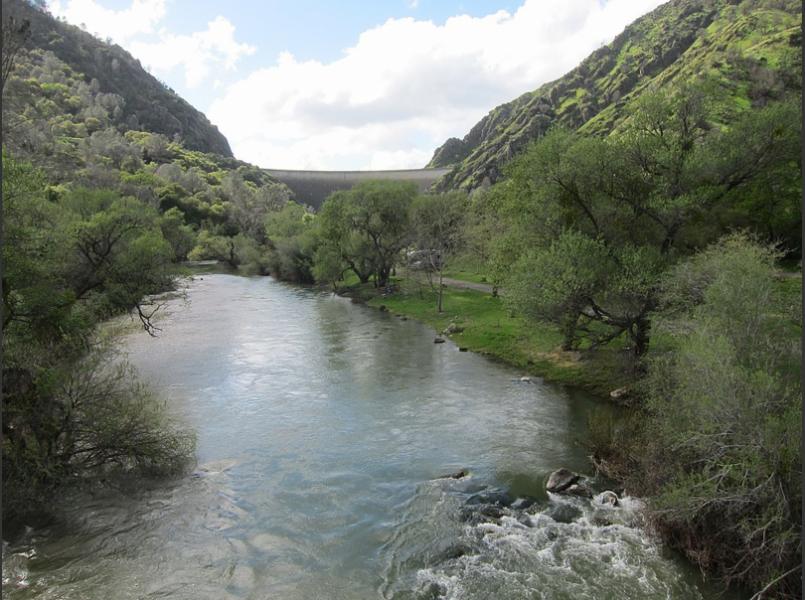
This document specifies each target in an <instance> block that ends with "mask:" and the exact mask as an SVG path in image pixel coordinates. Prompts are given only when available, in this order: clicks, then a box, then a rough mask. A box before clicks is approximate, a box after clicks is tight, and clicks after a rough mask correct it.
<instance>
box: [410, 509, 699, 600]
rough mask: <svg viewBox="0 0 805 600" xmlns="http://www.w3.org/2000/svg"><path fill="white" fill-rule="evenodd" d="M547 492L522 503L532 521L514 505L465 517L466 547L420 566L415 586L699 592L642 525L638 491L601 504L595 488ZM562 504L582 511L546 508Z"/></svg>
mask: <svg viewBox="0 0 805 600" xmlns="http://www.w3.org/2000/svg"><path fill="white" fill-rule="evenodd" d="M549 496H550V498H549V504H548V506H547V507H546V506H541V507H537V506H533V507H531V508H530V509H528V510H526V511H525V514H527V515H528V517H529V519H530V522H531V525H532V526H531V527H529V526H527V525H524V524H523V523H522V522H521V520H520V519H522V518H523V512H522V511H517V510H513V511H512V510H509V511H507V512H508V513H510V514H506V515H504V516H502V517H501V518H499V519H489V520H484V521H482V522H480V523H476V524H469V525H465V526H464V527H463V533H462V540H461V541H462V543H464V544H465V545H466V546H468V547H469V548H471V549H472V551H471V552H468V553H465V554H463V555H461V556H458V557H456V558H448V559H447V560H445V561H442V562H441V563H439V564H435V565H428V566H426V567H424V568H421V569H419V570H418V571H417V572H416V582H417V590H418V592H420V593H427V594H429V595H428V597H438V598H445V599H451V600H463V599H471V598H493V597H494V598H499V599H501V600H503V599H505V598H522V597H528V598H546V599H549V598H553V597H557V596H561V597H566V598H578V599H587V598H588V599H591V600H592V599H596V600H597V599H599V598H619V599H621V598H623V599H628V598H633V599H635V600H637V599H640V600H642V599H644V598H665V599H680V600H681V599H685V600H688V599H690V600H695V599H701V598H702V596H701V594H700V592H699V590H698V589H697V588H696V586H695V585H694V584H693V583H691V582H689V581H687V580H686V579H685V577H684V576H683V575H682V574H681V573H680V571H679V565H678V564H677V563H675V562H674V561H673V560H671V559H669V558H666V557H664V556H663V555H662V554H661V552H660V547H659V546H658V545H657V543H656V542H655V541H654V540H653V539H652V538H651V537H650V536H649V535H648V534H647V533H646V532H645V531H644V530H643V529H642V528H641V527H640V521H641V519H640V509H641V508H642V506H643V504H642V502H641V501H640V500H639V499H637V498H631V497H628V496H627V497H623V498H621V499H620V503H619V506H618V507H613V506H611V505H609V504H602V503H601V497H602V496H601V495H600V494H599V495H598V496H596V497H595V498H593V499H592V500H588V499H584V498H574V497H565V496H558V495H553V494H551V495H549ZM561 505H570V506H571V507H574V508H575V509H577V510H579V511H580V514H578V515H576V516H575V518H573V519H572V520H570V522H563V521H564V519H563V520H562V521H557V520H555V519H554V518H553V517H552V516H551V513H552V511H554V510H557V508H561ZM434 586H435V587H434ZM434 594H435V595H434Z"/></svg>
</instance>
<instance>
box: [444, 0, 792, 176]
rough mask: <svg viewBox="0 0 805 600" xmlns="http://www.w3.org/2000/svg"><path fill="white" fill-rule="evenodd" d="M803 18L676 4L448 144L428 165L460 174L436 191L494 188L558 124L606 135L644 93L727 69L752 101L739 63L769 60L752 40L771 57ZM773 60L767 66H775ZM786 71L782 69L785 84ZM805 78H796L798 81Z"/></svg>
mask: <svg viewBox="0 0 805 600" xmlns="http://www.w3.org/2000/svg"><path fill="white" fill-rule="evenodd" d="M800 13H801V7H800V6H799V3H796V2H793V0H781V1H780V2H779V3H778V5H777V6H775V7H773V8H771V7H769V6H768V4H763V3H762V2H761V1H760V0H671V1H670V2H667V3H665V4H663V5H662V6H660V7H658V8H657V9H655V10H654V11H652V12H651V13H649V14H647V15H644V16H643V17H641V18H639V19H637V20H636V21H634V22H633V23H632V24H630V25H629V26H628V27H626V29H625V30H624V31H623V32H622V33H621V34H620V35H618V36H617V37H616V38H615V39H614V40H613V41H612V42H611V43H610V44H608V45H607V46H604V47H602V48H599V49H598V50H596V51H595V52H593V53H592V54H591V55H590V56H588V57H587V58H586V59H585V60H584V61H583V62H582V63H581V64H580V65H579V66H578V67H576V68H575V69H573V70H572V71H570V72H569V73H567V74H566V75H564V76H562V77H560V78H559V79H557V80H555V81H552V82H549V83H545V84H544V85H542V86H541V87H539V88H538V89H536V90H534V91H532V92H527V93H525V94H523V95H522V96H520V97H519V98H516V99H515V100H512V101H511V102H508V103H506V104H502V105H500V106H498V107H496V108H494V109H492V110H491V111H490V112H489V113H488V114H487V115H486V116H485V117H484V118H483V119H481V121H479V122H478V123H477V124H476V125H475V126H474V127H473V128H472V129H471V130H470V131H469V133H467V135H466V136H464V138H463V139H460V140H459V139H457V138H451V139H449V140H447V141H446V142H445V143H444V145H443V146H441V147H440V148H437V149H436V151H435V152H434V155H433V158H432V159H431V162H430V163H429V166H440V167H446V166H452V167H453V169H452V170H451V171H450V172H449V173H448V174H447V175H445V176H444V177H443V178H442V179H441V180H440V181H439V182H438V183H437V185H436V187H437V189H439V190H448V189H466V190H473V189H477V188H480V187H484V186H485V185H488V183H495V182H496V181H497V180H499V179H500V178H501V176H502V173H503V170H504V167H505V165H506V163H508V162H509V161H510V160H511V159H512V158H514V157H515V156H516V155H518V154H519V153H521V152H522V151H523V150H524V149H525V148H526V146H527V145H528V144H529V143H531V142H532V141H533V140H535V139H537V138H539V137H540V136H542V135H543V134H544V133H545V132H546V131H547V130H548V129H549V128H550V127H552V126H554V125H561V126H563V127H567V128H570V129H581V130H582V131H586V132H588V133H591V134H596V135H601V134H607V133H609V132H611V131H613V130H614V129H616V128H617V127H618V126H619V124H620V123H621V122H622V121H623V119H624V117H625V115H626V114H628V112H629V107H630V106H633V105H634V103H635V102H636V101H637V99H638V98H639V96H640V95H641V94H642V92H643V91H645V90H648V89H650V88H655V87H656V88H660V89H662V88H669V87H671V86H673V85H675V84H676V82H679V81H688V80H690V79H692V78H694V77H696V76H698V74H700V73H702V72H706V71H708V70H711V69H713V68H718V69H722V76H723V77H724V78H725V79H727V80H729V82H730V83H729V86H730V89H731V90H733V91H732V92H730V93H734V94H736V95H742V97H741V98H740V99H738V98H736V101H737V100H740V101H746V100H751V99H750V98H747V97H746V96H745V95H744V94H745V90H746V89H748V88H749V87H751V80H749V79H747V77H750V75H746V73H750V72H751V69H750V70H747V69H744V68H742V67H741V66H740V61H747V60H748V61H755V62H757V63H758V64H761V62H762V57H760V58H758V57H757V56H755V55H754V54H753V52H754V50H750V48H752V47H753V45H752V44H751V43H748V42H749V37H750V36H751V35H752V32H754V31H758V30H763V31H764V39H766V40H768V42H766V44H767V45H766V49H764V50H763V52H764V53H766V54H768V55H769V56H773V55H775V53H776V52H778V51H779V47H780V46H781V45H784V44H786V43H788V42H787V37H786V36H785V35H782V34H783V33H784V32H786V31H787V30H789V29H793V30H798V29H799V14H800ZM776 34H781V35H776ZM772 46H776V48H772ZM759 61H761V62H759ZM770 63H771V61H767V62H766V63H763V64H764V65H766V68H768V64H770ZM775 68H777V67H775ZM787 68H788V67H783V66H780V71H779V72H780V73H782V76H783V78H785V76H786V73H788V71H784V69H787ZM796 75H797V77H798V76H799V74H798V72H797V73H796ZM797 77H794V78H793V80H795V81H796V82H799V81H800V79H798V78H797ZM740 78H743V79H740ZM742 90H743V91H742Z"/></svg>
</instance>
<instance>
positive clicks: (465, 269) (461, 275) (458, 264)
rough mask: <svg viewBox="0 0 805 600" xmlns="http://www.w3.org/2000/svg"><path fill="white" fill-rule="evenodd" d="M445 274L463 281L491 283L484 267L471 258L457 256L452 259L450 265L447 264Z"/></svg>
mask: <svg viewBox="0 0 805 600" xmlns="http://www.w3.org/2000/svg"><path fill="white" fill-rule="evenodd" d="M444 276H445V277H449V278H451V279H460V280H461V281H471V282H473V283H489V284H491V281H492V280H491V278H490V277H489V275H488V274H487V273H486V272H485V270H484V268H483V267H482V266H481V265H479V264H478V263H477V261H474V260H472V259H470V258H457V259H455V260H452V261H451V262H450V264H449V265H445V270H444Z"/></svg>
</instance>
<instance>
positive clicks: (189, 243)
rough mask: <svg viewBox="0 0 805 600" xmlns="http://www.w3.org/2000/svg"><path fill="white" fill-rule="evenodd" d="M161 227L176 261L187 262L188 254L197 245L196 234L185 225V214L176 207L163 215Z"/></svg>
mask: <svg viewBox="0 0 805 600" xmlns="http://www.w3.org/2000/svg"><path fill="white" fill-rule="evenodd" d="M159 227H160V229H161V230H162V236H163V237H164V238H165V239H166V240H167V242H168V243H169V244H170V246H171V249H172V250H173V258H174V260H176V261H183V260H187V255H188V253H189V252H190V251H191V250H192V249H193V248H194V247H195V245H196V232H195V231H193V228H192V227H191V226H190V225H186V224H185V221H184V213H182V211H180V210H179V209H178V208H176V207H174V208H171V209H170V210H168V211H166V212H165V213H164V214H163V215H162V218H161V219H160V222H159Z"/></svg>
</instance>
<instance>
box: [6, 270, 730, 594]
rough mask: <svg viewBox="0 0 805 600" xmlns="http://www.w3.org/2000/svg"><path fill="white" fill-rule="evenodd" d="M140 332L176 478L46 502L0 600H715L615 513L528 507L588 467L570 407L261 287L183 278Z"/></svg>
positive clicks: (130, 340)
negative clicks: (163, 309)
mask: <svg viewBox="0 0 805 600" xmlns="http://www.w3.org/2000/svg"><path fill="white" fill-rule="evenodd" d="M160 326H161V327H162V330H163V331H162V333H161V335H160V337H159V338H158V339H153V338H150V337H149V336H147V335H146V334H144V333H132V334H130V335H129V336H128V337H127V338H126V340H125V348H126V349H127V351H128V354H129V358H130V360H131V362H132V363H134V364H135V365H136V366H137V367H138V369H139V370H140V373H141V376H142V377H143V379H145V380H146V381H148V382H149V383H150V384H151V385H152V386H153V387H154V388H155V389H156V390H157V391H158V392H159V393H160V394H161V395H162V396H163V397H164V398H166V399H167V401H168V403H169V406H170V408H171V410H172V412H173V413H174V414H175V415H176V416H177V418H179V419H180V420H181V421H183V422H184V423H185V424H186V425H187V426H189V427H191V428H193V429H194V430H195V431H196V432H197V435H198V449H197V454H198V462H199V466H198V468H197V471H196V472H195V473H194V474H193V475H191V476H188V477H184V478H181V479H179V480H176V481H172V482H161V483H158V482H152V483H150V484H147V485H146V484H144V483H139V484H136V485H135V484H134V483H131V484H130V485H128V486H122V487H121V488H120V489H117V490H116V491H114V492H112V491H109V492H96V493H94V494H90V493H87V492H82V493H75V494H73V495H71V496H70V497H67V498H64V499H63V501H62V505H63V506H64V510H63V513H62V514H61V515H60V517H59V519H58V520H56V521H53V522H51V523H50V524H48V525H46V526H41V525H40V526H37V527H34V528H29V529H28V530H27V531H26V532H25V533H24V534H23V535H21V536H19V537H18V538H16V539H14V540H13V541H12V543H11V544H5V553H4V557H5V558H4V564H3V578H4V584H5V585H4V588H5V589H4V592H6V593H7V594H8V597H9V598H16V599H19V598H43V599H50V598H65V599H66V598H70V599H82V600H83V599H104V600H106V599H116V598H177V599H184V598H188V599H190V598H192V599H194V600H200V599H207V598H209V599H228V598H232V599H235V598H238V599H239V598H252V599H262V598H272V599H273V598H277V599H303V598H304V599H317V598H350V599H352V598H358V599H361V598H393V599H403V598H412V599H413V598H468V599H469V598H479V599H480V598H494V599H509V598H511V599H515V598H516V599H520V598H546V599H554V598H556V599H561V598H566V599H583V598H591V599H605V598H612V599H625V598H635V599H638V598H639V599H644V598H663V599H666V598H668V599H677V598H678V599H689V598H693V599H695V598H714V597H716V596H715V594H716V590H713V589H710V588H708V587H707V586H706V585H705V584H704V583H703V582H702V581H701V579H700V578H699V577H698V575H697V574H696V573H695V572H694V571H693V569H692V568H691V567H690V566H689V565H687V564H685V563H684V562H682V561H680V560H679V559H678V558H676V557H674V556H673V555H671V554H669V553H668V552H667V551H665V550H663V549H662V548H661V547H659V546H658V545H657V544H656V543H655V542H653V541H652V540H651V539H649V538H648V537H647V535H646V534H645V533H644V532H643V531H642V530H641V529H640V528H639V527H637V526H636V525H635V519H636V514H637V513H636V511H635V505H636V504H637V501H636V500H633V499H630V498H626V499H625V500H624V502H623V503H622V506H621V507H619V508H604V507H597V506H596V504H595V502H591V501H589V500H583V499H568V498H563V497H555V496H549V495H547V494H546V493H545V492H544V483H545V478H546V477H547V475H548V473H550V472H551V471H552V470H554V469H556V468H558V467H560V466H564V467H568V468H571V469H574V470H580V471H586V470H588V469H589V467H588V462H587V459H586V456H585V449H584V446H583V443H582V442H583V439H584V435H585V430H586V427H587V415H588V414H589V412H590V411H591V410H592V409H593V407H594V403H593V402H592V401H591V400H589V399H588V398H585V397H583V396H580V395H578V394H572V393H570V392H568V391H565V390H563V389H560V388H557V387H554V386H549V385H545V384H541V383H526V382H521V381H520V380H519V376H520V373H518V372H516V371H514V370H512V369H510V368H507V367H505V366H502V365H499V364H496V363H493V362H491V361H489V360H487V359H485V358H483V357H481V356H477V355H473V354H470V353H461V352H459V351H458V349H457V348H456V347H455V346H453V345H452V344H450V343H446V344H440V345H436V344H434V343H433V337H434V334H433V331H432V330H430V329H428V328H427V327H425V326H423V325H420V324H417V323H415V322H412V321H403V320H401V319H399V318H396V317H394V316H391V315H389V314H387V313H380V312H378V311H375V310H371V309H368V308H366V307H362V306H357V305H353V304H351V303H349V302H348V301H346V300H345V299H342V298H337V297H333V296H330V295H328V294H324V293H321V292H317V291H313V290H307V289H299V288H295V287H291V286H287V285H284V284H281V283H278V282H276V281H274V280H272V279H269V278H252V279H247V278H240V277H235V276H228V275H206V276H204V277H203V278H197V279H195V280H194V281H193V282H192V283H191V284H190V286H189V290H188V295H187V300H179V299H177V300H174V301H172V302H171V304H170V306H169V312H168V315H167V316H166V317H165V318H164V319H163V320H162V321H161V322H160ZM459 469H467V470H468V471H469V475H468V476H467V477H464V478H461V479H451V478H443V477H440V476H442V475H444V474H447V473H451V472H455V471H457V470H459Z"/></svg>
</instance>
